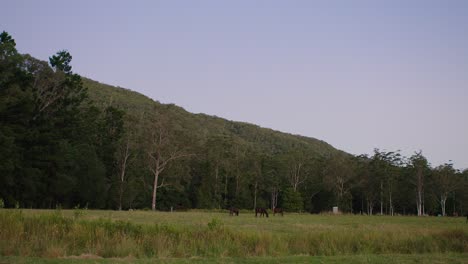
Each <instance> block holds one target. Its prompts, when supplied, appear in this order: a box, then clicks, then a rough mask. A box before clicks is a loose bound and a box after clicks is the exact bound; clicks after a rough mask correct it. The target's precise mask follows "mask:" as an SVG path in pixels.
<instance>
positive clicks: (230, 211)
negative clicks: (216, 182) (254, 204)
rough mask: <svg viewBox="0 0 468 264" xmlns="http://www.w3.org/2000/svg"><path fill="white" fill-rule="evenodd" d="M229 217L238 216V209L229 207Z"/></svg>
mask: <svg viewBox="0 0 468 264" xmlns="http://www.w3.org/2000/svg"><path fill="white" fill-rule="evenodd" d="M229 215H231V216H232V215H237V216H239V209H237V208H235V207H231V208H229Z"/></svg>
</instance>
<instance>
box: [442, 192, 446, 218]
mask: <svg viewBox="0 0 468 264" xmlns="http://www.w3.org/2000/svg"><path fill="white" fill-rule="evenodd" d="M446 202H447V194H442V196H441V197H440V207H441V208H442V215H443V216H446V212H445V203H446Z"/></svg>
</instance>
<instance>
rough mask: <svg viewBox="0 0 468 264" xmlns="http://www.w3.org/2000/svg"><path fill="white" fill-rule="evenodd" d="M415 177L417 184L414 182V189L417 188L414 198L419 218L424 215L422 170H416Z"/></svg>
mask: <svg viewBox="0 0 468 264" xmlns="http://www.w3.org/2000/svg"><path fill="white" fill-rule="evenodd" d="M416 173H417V175H416V177H417V179H416V180H417V182H416V188H417V197H416V207H417V209H418V216H421V215H423V214H424V197H423V195H424V194H423V191H424V189H423V188H424V185H423V184H424V182H423V173H422V169H420V168H418V171H417V172H416Z"/></svg>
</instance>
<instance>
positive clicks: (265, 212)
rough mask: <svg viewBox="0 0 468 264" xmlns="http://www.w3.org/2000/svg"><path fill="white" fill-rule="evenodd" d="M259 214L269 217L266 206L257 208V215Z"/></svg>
mask: <svg viewBox="0 0 468 264" xmlns="http://www.w3.org/2000/svg"><path fill="white" fill-rule="evenodd" d="M258 214H260V217H262V216H266V217H268V211H267V210H266V209H265V208H260V207H257V208H255V217H257V216H258Z"/></svg>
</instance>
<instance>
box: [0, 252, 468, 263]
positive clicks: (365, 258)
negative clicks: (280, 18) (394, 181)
mask: <svg viewBox="0 0 468 264" xmlns="http://www.w3.org/2000/svg"><path fill="white" fill-rule="evenodd" d="M467 258H468V255H466V254H444V255H440V254H424V255H419V254H418V255H350V256H290V257H251V258H185V259H181V258H166V259H135V258H124V259H116V258H112V259H103V258H86V257H81V258H79V257H76V258H58V259H46V258H34V257H31V258H25V257H0V263H24V264H27V263H38V264H61V263H65V264H81V263H97V264H110V263H122V264H126V263H138V264H147V263H168V264H178V263H252V264H253V263H297V264H299V263H304V264H307V263H310V264H314V263H317V264H327V263H328V264H333V263H347V264H353V263H376V264H378V263H394V264H405V263H408V264H409V263H411V264H413V263H424V264H430V263H434V264H440V263H453V264H457V263H459V264H463V263H467V262H468V260H467Z"/></svg>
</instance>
